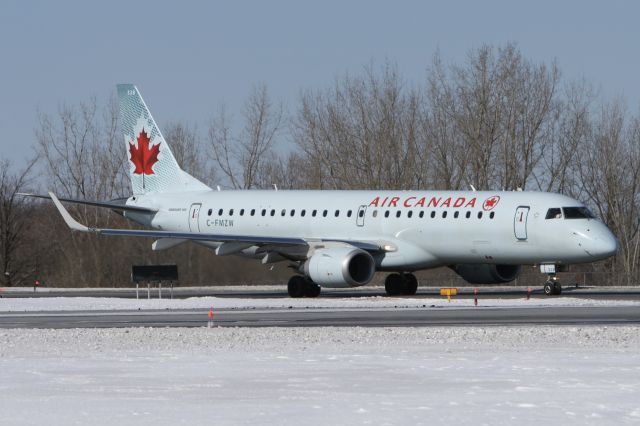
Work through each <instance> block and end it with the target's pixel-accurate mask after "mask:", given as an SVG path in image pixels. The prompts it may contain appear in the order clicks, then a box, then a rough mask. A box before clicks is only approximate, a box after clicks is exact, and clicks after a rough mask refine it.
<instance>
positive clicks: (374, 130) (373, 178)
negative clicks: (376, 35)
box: [293, 64, 423, 189]
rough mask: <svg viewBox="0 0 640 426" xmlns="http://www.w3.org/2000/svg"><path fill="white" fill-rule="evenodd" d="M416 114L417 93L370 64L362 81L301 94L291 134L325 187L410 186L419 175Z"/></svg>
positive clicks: (394, 74) (389, 70)
mask: <svg viewBox="0 0 640 426" xmlns="http://www.w3.org/2000/svg"><path fill="white" fill-rule="evenodd" d="M419 112H420V96H419V93H418V91H416V90H407V89H405V88H404V87H403V82H402V80H401V78H400V77H399V75H398V73H397V70H396V68H395V66H392V65H390V64H386V65H385V66H384V67H383V68H382V70H381V72H379V73H378V72H377V71H376V69H375V68H374V67H373V65H369V66H368V67H366V68H365V71H364V76H363V77H350V76H348V75H347V76H345V77H344V78H343V79H342V80H338V81H336V83H335V86H334V87H333V88H332V89H330V90H327V91H325V92H315V93H314V92H311V91H307V92H306V93H304V94H303V95H302V97H301V105H300V107H299V110H298V113H297V116H296V118H295V121H294V123H293V135H294V139H295V141H296V143H297V145H298V146H299V147H300V149H301V150H302V152H303V153H304V155H305V156H307V157H308V158H309V159H310V161H311V162H313V163H315V164H319V165H320V166H321V167H322V175H323V176H324V177H325V179H324V181H325V182H326V183H325V185H326V186H327V187H329V188H336V189H359V188H367V187H370V188H410V187H413V186H415V183H416V182H420V181H422V176H423V173H422V172H423V170H422V168H421V165H419V164H417V161H418V159H419V158H418V157H417V156H416V151H417V147H418V145H421V143H419V142H418V139H419V138H420V135H421V132H420V118H419Z"/></svg>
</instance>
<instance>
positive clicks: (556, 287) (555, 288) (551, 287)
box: [544, 276, 562, 296]
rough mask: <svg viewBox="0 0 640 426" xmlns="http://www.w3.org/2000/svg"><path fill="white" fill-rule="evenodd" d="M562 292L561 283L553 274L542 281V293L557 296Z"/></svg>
mask: <svg viewBox="0 0 640 426" xmlns="http://www.w3.org/2000/svg"><path fill="white" fill-rule="evenodd" d="M561 293H562V285H561V284H560V281H558V279H557V278H556V277H555V276H550V277H549V279H548V280H547V282H546V283H544V294H546V295H547V296H559V295H560V294H561Z"/></svg>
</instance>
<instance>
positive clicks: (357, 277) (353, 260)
mask: <svg viewBox="0 0 640 426" xmlns="http://www.w3.org/2000/svg"><path fill="white" fill-rule="evenodd" d="M303 272H304V274H305V275H307V276H308V277H309V278H311V280H312V281H313V282H314V283H316V284H318V285H320V286H322V287H333V288H347V287H359V286H362V285H365V284H368V283H369V282H370V281H371V280H372V279H373V275H374V274H375V272H376V264H375V261H374V260H373V257H372V256H371V255H370V254H369V253H367V252H366V251H364V250H360V249H358V248H354V247H337V248H331V249H319V250H316V251H315V252H314V253H313V254H312V255H311V257H310V258H309V259H308V260H307V261H306V262H305V264H304V266H303Z"/></svg>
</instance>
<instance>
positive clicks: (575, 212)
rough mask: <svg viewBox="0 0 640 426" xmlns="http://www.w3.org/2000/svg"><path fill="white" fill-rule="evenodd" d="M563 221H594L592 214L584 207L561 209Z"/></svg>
mask: <svg viewBox="0 0 640 426" xmlns="http://www.w3.org/2000/svg"><path fill="white" fill-rule="evenodd" d="M562 211H563V212H564V218H565V219H595V216H594V214H593V213H591V212H590V211H589V209H588V208H586V207H563V208H562Z"/></svg>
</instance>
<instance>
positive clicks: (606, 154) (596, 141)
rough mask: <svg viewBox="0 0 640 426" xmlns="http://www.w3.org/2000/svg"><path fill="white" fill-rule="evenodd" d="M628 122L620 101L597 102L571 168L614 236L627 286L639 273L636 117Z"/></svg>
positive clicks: (639, 176) (638, 130)
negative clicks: (597, 110)
mask: <svg viewBox="0 0 640 426" xmlns="http://www.w3.org/2000/svg"><path fill="white" fill-rule="evenodd" d="M628 121H629V118H628V114H627V113H626V109H625V107H624V103H623V102H622V101H621V100H617V101H615V102H613V103H611V104H605V105H603V106H602V109H601V111H600V114H599V116H598V117H597V118H596V119H594V121H593V125H592V127H591V133H590V135H589V138H588V139H587V142H586V143H585V144H583V145H582V146H581V147H580V150H579V151H578V153H577V156H578V161H577V167H576V169H577V173H578V176H579V179H578V182H579V185H580V190H581V192H582V193H583V194H584V196H583V198H584V199H585V201H587V202H588V203H589V204H590V205H592V206H594V207H595V208H596V210H597V212H598V214H599V216H600V217H602V219H603V220H604V221H605V223H606V224H607V225H608V226H609V227H610V228H611V230H612V231H613V232H614V233H615V234H616V236H617V237H618V241H619V243H620V253H619V254H618V256H617V257H616V258H615V260H614V262H616V263H618V264H619V267H620V269H621V270H622V271H623V272H624V273H623V274H622V275H621V276H620V278H621V279H620V280H619V281H622V282H623V283H624V284H627V285H628V284H632V283H635V282H637V280H638V279H639V278H640V236H639V232H640V195H639V193H640V122H639V119H638V118H635V119H633V120H631V122H630V123H628ZM609 266H610V268H613V267H614V266H613V265H609Z"/></svg>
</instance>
